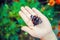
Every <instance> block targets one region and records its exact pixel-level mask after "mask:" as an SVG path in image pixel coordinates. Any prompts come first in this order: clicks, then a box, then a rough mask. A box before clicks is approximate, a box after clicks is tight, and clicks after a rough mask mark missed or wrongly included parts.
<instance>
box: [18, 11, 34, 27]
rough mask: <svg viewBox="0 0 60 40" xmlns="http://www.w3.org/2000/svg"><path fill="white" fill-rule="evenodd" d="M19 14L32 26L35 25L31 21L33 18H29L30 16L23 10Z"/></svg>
mask: <svg viewBox="0 0 60 40" xmlns="http://www.w3.org/2000/svg"><path fill="white" fill-rule="evenodd" d="M19 15H20V16H21V17H22V19H23V20H24V22H25V23H26V24H27V25H28V26H29V27H30V26H33V23H32V22H31V20H29V19H28V17H27V16H26V15H25V14H24V13H23V12H22V11H20V12H19Z"/></svg>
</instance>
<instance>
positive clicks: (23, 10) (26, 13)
mask: <svg viewBox="0 0 60 40" xmlns="http://www.w3.org/2000/svg"><path fill="white" fill-rule="evenodd" d="M21 11H22V12H23V13H24V14H25V15H26V16H27V17H28V18H29V19H30V16H31V14H29V12H28V11H27V10H26V9H25V7H21Z"/></svg>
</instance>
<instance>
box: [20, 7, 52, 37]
mask: <svg viewBox="0 0 60 40" xmlns="http://www.w3.org/2000/svg"><path fill="white" fill-rule="evenodd" d="M19 15H20V16H21V17H22V19H23V20H24V21H25V23H26V24H27V26H25V27H22V28H21V29H22V30H23V31H26V32H28V33H29V34H30V35H31V36H33V37H36V38H42V37H45V36H46V35H47V34H49V33H50V32H51V31H52V28H51V24H50V22H49V20H48V19H47V17H46V16H44V15H43V14H42V13H41V12H40V11H38V10H37V9H36V8H32V9H31V8H29V7H28V6H25V7H21V11H19ZM31 15H36V16H38V17H40V18H41V20H42V23H41V24H38V25H35V26H34V24H33V23H32V20H31Z"/></svg>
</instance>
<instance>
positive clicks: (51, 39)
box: [41, 31, 57, 40]
mask: <svg viewBox="0 0 60 40" xmlns="http://www.w3.org/2000/svg"><path fill="white" fill-rule="evenodd" d="M41 40H57V37H56V36H55V34H54V32H53V31H51V32H49V33H48V34H47V35H45V36H44V37H43V38H42V39H41Z"/></svg>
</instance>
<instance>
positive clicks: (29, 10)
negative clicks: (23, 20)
mask: <svg viewBox="0 0 60 40" xmlns="http://www.w3.org/2000/svg"><path fill="white" fill-rule="evenodd" d="M25 9H26V10H27V11H28V12H29V13H30V14H31V15H36V14H35V13H34V12H33V11H32V9H31V8H29V7H28V6H25Z"/></svg>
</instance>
